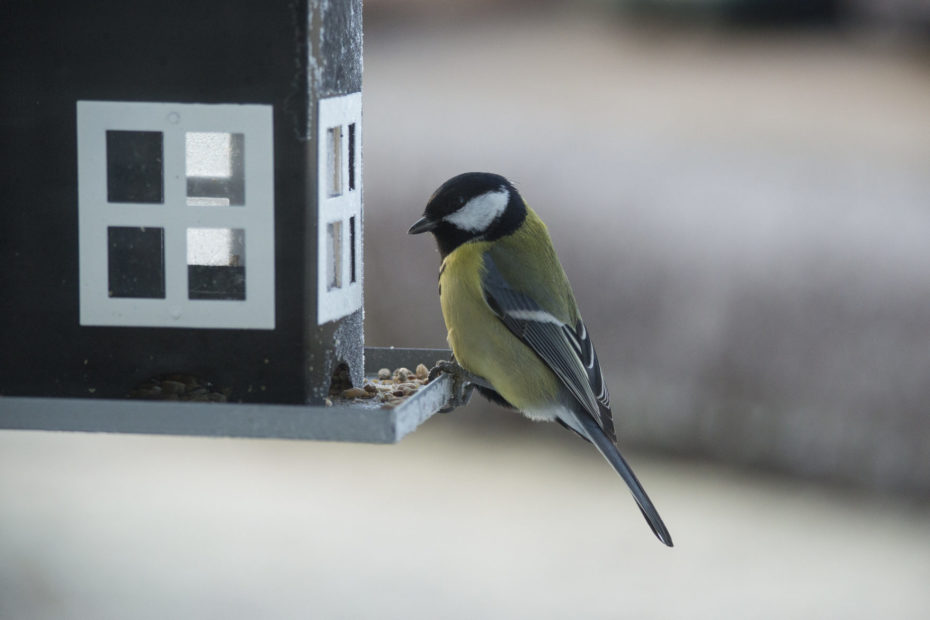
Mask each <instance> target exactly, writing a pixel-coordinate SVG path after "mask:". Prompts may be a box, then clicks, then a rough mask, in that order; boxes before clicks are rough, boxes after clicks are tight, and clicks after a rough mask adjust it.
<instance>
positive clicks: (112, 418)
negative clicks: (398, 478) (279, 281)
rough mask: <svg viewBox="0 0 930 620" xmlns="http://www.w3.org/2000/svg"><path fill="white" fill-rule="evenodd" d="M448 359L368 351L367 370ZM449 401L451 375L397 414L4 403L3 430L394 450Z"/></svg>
mask: <svg viewBox="0 0 930 620" xmlns="http://www.w3.org/2000/svg"><path fill="white" fill-rule="evenodd" d="M449 355H450V352H449V351H447V350H443V349H408V348H399V347H386V348H382V347H366V349H365V357H366V366H367V368H366V371H371V370H372V369H374V372H377V370H378V369H379V368H398V367H401V366H406V367H415V366H416V365H417V364H418V363H425V364H428V365H432V364H433V363H434V362H435V361H436V360H437V359H442V358H445V359H448V358H449ZM366 374H371V373H370V372H366ZM451 396H452V378H451V377H449V376H448V375H446V374H441V375H440V376H438V377H437V378H436V379H434V380H433V381H431V382H430V383H428V384H426V385H424V386H423V387H421V388H420V389H419V390H418V391H417V392H416V393H415V394H413V395H412V396H410V397H409V398H407V399H406V400H405V401H403V402H402V403H401V404H399V405H397V406H395V407H391V408H383V407H371V406H366V405H350V404H341V403H338V404H336V405H333V406H332V407H323V406H310V405H280V404H263V403H202V402H178V401H152V400H134V399H93V398H46V397H31V396H0V429H10V430H55V431H77V432H91V433H95V432H96V433H142V434H155V435H198V436H213V437H252V438H276V439H315V440H321V441H352V442H360V443H396V442H398V441H400V440H401V439H402V438H403V437H404V436H405V435H407V434H408V433H411V432H413V431H414V430H416V429H417V427H419V426H420V425H421V424H423V423H424V422H425V421H426V420H428V419H429V418H430V417H432V415H433V414H435V413H436V412H437V411H439V410H440V409H441V408H442V407H443V406H445V405H446V403H447V402H448V401H449V400H450V398H451Z"/></svg>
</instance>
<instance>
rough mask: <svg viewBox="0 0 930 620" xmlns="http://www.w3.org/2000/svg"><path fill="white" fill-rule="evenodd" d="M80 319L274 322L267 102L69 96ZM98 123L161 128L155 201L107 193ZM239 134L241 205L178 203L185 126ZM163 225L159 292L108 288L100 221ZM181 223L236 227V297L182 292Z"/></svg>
mask: <svg viewBox="0 0 930 620" xmlns="http://www.w3.org/2000/svg"><path fill="white" fill-rule="evenodd" d="M77 130H78V225H79V265H80V323H81V325H118V326H139V327H193V328H217V329H228V328H241V329H274V327H275V286H274V284H275V265H274V137H273V120H272V106H269V105H234V104H222V105H207V104H180V103H148V102H145V103H142V102H121V101H78V102H77ZM107 130H124V131H160V132H162V134H163V165H164V170H163V174H164V176H163V183H164V202H163V204H125V203H119V204H111V203H108V202H107V150H106V149H107V146H106V132H107ZM188 131H198V132H226V133H241V134H243V135H244V136H245V138H244V139H245V162H244V171H245V205H243V206H234V207H192V206H188V205H187V179H186V171H185V141H184V139H185V133H186V132H188ZM110 226H129V227H135V226H139V227H157V228H163V229H164V244H165V246H164V253H165V266H164V267H165V298H164V299H139V298H116V297H110V296H109V291H108V280H109V271H108V262H107V261H108V258H107V256H108V254H107V252H108V248H107V228H108V227H110ZM187 228H241V229H244V230H245V245H246V250H245V256H246V270H245V278H246V298H245V300H200V299H198V300H192V299H188V282H187Z"/></svg>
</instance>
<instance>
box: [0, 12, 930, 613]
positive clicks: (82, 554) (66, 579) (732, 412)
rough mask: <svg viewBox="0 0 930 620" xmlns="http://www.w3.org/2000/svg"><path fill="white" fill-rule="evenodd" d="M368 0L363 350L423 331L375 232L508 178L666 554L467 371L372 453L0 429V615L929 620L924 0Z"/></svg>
mask: <svg viewBox="0 0 930 620" xmlns="http://www.w3.org/2000/svg"><path fill="white" fill-rule="evenodd" d="M365 9H366V13H365V34H366V37H365V77H364V84H365V87H364V115H365V120H364V133H363V136H364V157H365V168H364V184H365V212H366V216H365V217H366V228H365V252H366V256H365V260H366V272H365V278H366V279H365V283H366V338H367V343H368V344H369V345H396V346H417V347H421V346H423V347H426V346H436V347H444V346H445V330H444V327H443V325H442V319H441V315H440V310H439V302H438V297H437V295H436V277H437V270H438V266H439V257H438V254H437V253H436V251H435V247H434V245H433V243H432V241H431V240H430V239H427V238H421V237H416V238H408V237H407V236H406V229H407V227H408V226H409V225H410V224H411V223H412V222H413V221H414V220H415V219H416V218H417V217H418V216H419V214H420V213H421V211H422V209H423V206H424V204H425V201H426V199H427V198H428V197H429V195H430V194H431V193H432V191H433V190H434V189H435V188H436V187H437V186H438V185H439V184H440V183H441V182H442V181H444V180H445V179H447V178H448V177H451V176H453V175H455V174H458V173H460V172H464V171H467V170H487V171H494V172H498V173H501V174H504V175H506V176H508V177H509V178H510V179H512V180H513V181H514V182H515V183H516V184H517V186H518V187H519V188H520V190H521V192H522V193H523V195H524V197H525V198H527V200H528V201H529V202H530V204H531V205H532V206H533V207H534V209H535V210H536V211H537V212H538V213H539V214H540V216H541V217H542V218H543V219H544V220H545V221H546V222H547V224H548V225H549V229H550V233H551V234H552V237H553V240H554V243H555V245H556V248H557V250H558V251H559V253H560V256H561V258H562V261H563V264H564V266H565V269H566V271H567V273H568V275H569V277H570V279H571V281H572V283H573V286H574V288H575V293H576V296H577V298H578V300H579V304H580V306H581V309H582V312H583V313H584V316H585V321H586V323H587V325H588V328H589V330H590V331H591V333H592V334H593V337H594V339H595V342H596V345H597V347H598V352H599V355H600V358H601V361H602V364H603V366H604V369H605V373H606V375H607V379H608V383H609V386H610V389H611V395H612V402H613V407H614V412H615V416H616V418H617V420H618V431H619V435H620V444H621V446H622V447H624V448H625V452H626V453H627V454H628V456H629V458H630V460H631V461H632V463H633V465H634V467H635V469H636V471H637V472H638V474H639V477H640V478H641V480H642V481H643V483H644V484H645V486H646V488H647V490H648V491H649V493H650V494H651V496H652V497H653V499H654V501H655V502H656V504H657V506H658V508H659V510H660V512H661V513H662V515H663V517H664V518H665V520H666V522H667V524H668V526H669V528H670V530H671V532H672V534H673V536H674V538H675V541H676V547H675V548H674V549H671V550H669V549H665V548H663V547H662V546H661V545H660V544H659V543H658V542H657V541H656V540H654V538H653V537H652V534H651V533H650V532H649V530H648V528H647V526H646V525H645V523H644V522H643V520H642V518H641V516H639V514H638V511H637V510H636V508H635V506H634V504H633V502H632V500H631V499H630V498H629V496H628V493H627V492H626V491H625V488H624V487H623V485H622V483H621V482H620V480H619V479H618V478H617V477H616V476H615V474H614V473H613V472H612V471H610V469H609V467H608V466H607V465H606V464H605V463H603V461H602V460H601V459H600V457H599V456H598V455H597V454H596V453H595V451H594V450H593V449H592V448H590V447H589V446H587V445H585V444H584V443H582V442H581V441H579V440H577V439H576V438H575V437H573V436H572V435H570V434H569V433H566V432H565V431H564V430H562V429H561V428H560V427H558V426H556V425H541V424H534V423H531V422H528V421H525V420H523V419H522V418H521V417H520V416H518V415H516V414H513V413H510V412H506V411H503V410H501V409H498V408H495V407H493V406H491V405H488V404H486V403H484V402H483V401H481V400H480V398H475V399H474V401H473V402H472V403H471V405H469V407H468V408H466V409H464V410H459V411H456V412H454V413H452V414H449V415H441V416H436V417H435V418H434V419H432V420H431V421H429V422H428V423H427V424H426V425H425V426H424V427H423V428H422V429H421V430H419V431H417V432H416V433H415V434H413V435H412V436H410V437H408V438H407V439H405V440H404V441H403V442H401V443H400V444H399V445H397V446H391V447H384V446H380V447H378V446H362V445H341V444H322V443H303V442H287V441H256V440H218V439H192V438H164V437H135V436H93V435H68V434H57V433H25V432H2V433H0V618H4V619H6V618H89V617H93V618H165V617H176V618H307V617H309V618H368V617H387V618H393V617H408V618H433V617H443V618H481V617H488V618H492V617H493V618H529V617H533V618H566V617H579V618H615V617H634V618H728V617H736V618H744V617H752V618H784V617H804V618H807V617H817V618H824V617H826V618H833V617H842V618H863V619H864V618H874V617H878V616H881V617H889V618H915V619H916V618H926V617H930V590H928V589H927V584H928V583H930V501H928V499H930V381H928V379H930V338H928V328H930V269H928V267H927V265H928V263H930V5H928V4H927V3H926V2H923V1H922V0H883V1H882V0H847V1H844V0H811V1H808V2H800V1H798V2H777V1H776V0H755V1H752V0H743V1H738V0H706V1H703V2H702V1H697V0H692V1H688V2H685V1H682V0H655V1H649V0H631V1H628V2H606V1H601V2H596V1H588V2H584V1H581V2H514V1H509V2H508V1H503V0H496V1H495V0H482V1H480V2H474V1H473V2H467V3H466V2H460V3H454V2H436V1H427V0H368V1H367V2H366V6H365ZM426 361H427V362H432V361H433V360H426Z"/></svg>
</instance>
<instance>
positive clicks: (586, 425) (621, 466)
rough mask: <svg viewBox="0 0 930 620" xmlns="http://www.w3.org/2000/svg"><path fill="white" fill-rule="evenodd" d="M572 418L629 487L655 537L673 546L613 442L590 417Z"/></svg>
mask: <svg viewBox="0 0 930 620" xmlns="http://www.w3.org/2000/svg"><path fill="white" fill-rule="evenodd" d="M572 413H574V412H572ZM574 417H575V421H577V423H578V426H580V427H581V428H582V429H584V432H585V433H584V434H585V435H586V436H587V439H588V440H590V441H591V443H593V444H594V445H595V447H597V450H598V452H600V453H601V455H603V457H604V458H605V459H607V462H608V463H610V464H611V466H613V468H614V469H615V470H617V473H618V474H620V477H621V478H623V481H624V482H626V484H627V486H628V487H630V492H631V493H632V494H633V499H635V500H636V503H637V504H639V509H640V510H641V511H642V513H643V516H644V517H646V523H648V524H649V527H650V528H652V531H653V533H655V535H656V537H657V538H658V539H659V540H660V541H662V542H663V543H664V544H666V545H668V546H669V547H671V546H673V545H672V535H671V534H669V531H668V528H666V527H665V523H663V522H662V517H660V516H659V511H658V510H656V507H655V506H654V505H653V504H652V500H650V499H649V496H648V495H646V490H645V489H643V485H642V484H640V482H639V479H637V478H636V474H634V473H633V469H632V468H631V467H630V465H629V463H627V462H626V459H624V458H623V455H621V454H620V450H618V449H617V446H616V445H615V444H614V442H613V441H611V440H610V438H609V437H607V435H606V434H604V431H603V430H601V427H600V426H598V424H597V422H595V421H594V418H592V417H591V416H588V415H584V414H580V415H579V414H574ZM571 426H574V425H571Z"/></svg>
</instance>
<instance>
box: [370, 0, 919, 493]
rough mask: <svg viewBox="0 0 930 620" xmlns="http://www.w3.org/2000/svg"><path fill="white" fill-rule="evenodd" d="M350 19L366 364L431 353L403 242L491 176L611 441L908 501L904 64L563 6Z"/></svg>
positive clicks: (914, 64) (429, 318)
mask: <svg viewBox="0 0 930 620" xmlns="http://www.w3.org/2000/svg"><path fill="white" fill-rule="evenodd" d="M378 4H379V5H382V4H383V3H378ZM366 19H367V21H366V49H365V91H364V97H365V99H364V101H365V104H364V105H365V111H364V114H365V175H366V176H365V191H366V198H365V201H366V202H365V209H366V250H365V251H366V323H367V341H368V344H370V345H403V346H444V344H445V343H444V335H445V332H444V328H443V325H442V320H441V316H440V311H439V304H438V297H437V295H436V277H437V269H438V264H439V259H438V254H437V253H436V251H435V247H434V244H433V243H432V241H431V240H430V239H427V238H423V237H415V238H414V237H408V236H407V235H406V234H405V231H406V229H407V227H408V226H409V225H410V224H411V223H412V222H413V221H414V220H415V219H416V218H417V217H418V216H419V214H420V213H421V211H422V208H423V206H424V204H425V201H426V199H427V198H428V196H429V195H430V194H431V192H432V191H433V190H434V189H435V188H436V187H437V186H438V185H439V184H440V183H441V182H442V181H444V180H445V179H446V178H448V177H450V176H452V175H454V174H457V173H459V172H463V171H466V170H489V171H495V172H499V173H502V174H504V175H506V176H508V177H510V178H511V179H512V180H514V181H515V182H516V184H517V186H518V187H519V188H520V189H521V191H522V193H523V194H524V196H525V197H526V198H527V200H528V201H529V202H530V204H531V205H532V206H533V207H534V208H535V209H536V210H537V212H538V213H539V214H540V215H541V217H542V218H543V219H544V220H545V221H546V222H547V223H548V225H549V228H550V232H551V234H552V236H553V239H554V241H555V244H556V247H557V249H558V251H559V253H560V255H561V257H562V260H563V263H564V265H565V268H566V271H567V272H568V274H569V277H570V278H571V280H572V282H573V285H574V287H575V292H576V296H577V297H578V299H579V303H580V305H581V308H582V312H583V313H584V316H585V320H586V322H587V323H588V325H589V329H590V331H591V332H592V334H593V337H594V339H595V343H596V346H597V348H598V351H599V355H600V357H601V359H602V362H603V365H604V367H605V372H606V374H607V375H608V381H609V384H610V388H611V393H612V400H613V403H614V410H615V415H616V416H617V417H618V418H619V430H620V434H621V444H623V443H627V442H629V443H638V444H642V445H648V446H652V447H654V448H658V449H663V450H668V451H674V452H680V453H689V454H703V455H709V456H713V457H717V458H721V459H725V460H729V461H733V462H738V463H743V464H750V465H754V466H764V467H774V468H778V469H783V470H788V471H792V472H797V473H802V474H805V475H815V476H819V477H825V478H831V479H840V480H846V481H854V482H856V483H858V484H865V485H869V486H876V487H882V488H891V489H899V490H907V491H910V492H917V493H926V492H927V491H930V458H928V455H930V415H928V410H930V404H928V403H930V381H928V378H930V376H928V375H930V372H928V371H930V341H928V331H930V269H928V268H927V265H928V263H930V175H928V174H927V171H928V170H930V114H927V111H928V110H930V79H928V77H930V76H928V71H927V67H928V65H927V63H926V60H927V58H928V57H927V55H926V53H925V51H924V50H922V49H921V48H914V47H900V46H899V47H893V46H892V47H889V46H887V45H883V46H875V45H872V44H871V43H870V42H869V41H868V40H864V39H860V38H857V37H856V36H854V34H851V33H850V32H848V31H845V30H841V29H827V28H818V29H814V30H809V29H753V30H739V29H732V28H729V29H720V28H708V27H703V28H690V27H688V26H687V25H686V24H685V25H683V24H681V23H680V22H679V23H676V24H675V25H674V26H670V25H667V24H663V23H662V22H661V21H654V20H650V21H648V22H646V21H630V20H629V19H627V18H624V17H622V16H621V15H619V14H617V13H614V12H599V11H595V10H590V7H589V5H587V4H583V5H562V6H560V7H556V8H552V7H550V8H548V9H546V10H538V9H534V10H528V9H526V8H525V7H524V5H522V4H520V3H517V4H516V5H515V6H512V5H509V4H508V5H507V6H506V7H500V6H492V7H491V8H490V9H489V10H484V11H479V10H476V9H474V8H472V9H470V10H468V11H465V12H464V13H455V12H453V13H451V14H450V13H449V12H447V11H439V12H436V11H432V12H429V13H428V14H425V15H424V14H421V13H419V12H417V11H409V10H408V11H405V12H403V13H402V14H400V16H399V17H398V16H397V15H395V16H393V17H391V15H390V13H389V12H388V14H387V17H385V7H384V6H379V8H378V10H377V11H375V12H374V13H373V17H372V18H366ZM477 400H478V399H476V401H477ZM472 406H477V405H475V404H473V405H472ZM502 415H505V414H503V413H502Z"/></svg>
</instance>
